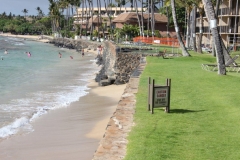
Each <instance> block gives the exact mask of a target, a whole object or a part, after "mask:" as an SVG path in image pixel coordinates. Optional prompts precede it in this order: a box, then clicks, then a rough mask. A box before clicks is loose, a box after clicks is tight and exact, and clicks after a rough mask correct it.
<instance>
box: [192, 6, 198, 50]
mask: <svg viewBox="0 0 240 160" xmlns="http://www.w3.org/2000/svg"><path fill="white" fill-rule="evenodd" d="M196 10H197V9H196V6H195V5H194V7H193V10H192V12H193V19H192V26H191V29H192V34H191V37H192V41H193V43H192V44H193V50H194V51H195V52H197V47H196Z"/></svg>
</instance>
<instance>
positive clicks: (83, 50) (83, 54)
mask: <svg viewBox="0 0 240 160" xmlns="http://www.w3.org/2000/svg"><path fill="white" fill-rule="evenodd" d="M83 56H84V49H82V57H83Z"/></svg>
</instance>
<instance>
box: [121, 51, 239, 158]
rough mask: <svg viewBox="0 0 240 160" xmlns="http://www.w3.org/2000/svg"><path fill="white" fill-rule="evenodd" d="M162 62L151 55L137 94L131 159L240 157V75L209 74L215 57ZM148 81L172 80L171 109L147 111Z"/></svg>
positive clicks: (129, 149) (129, 151)
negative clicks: (152, 79)
mask: <svg viewBox="0 0 240 160" xmlns="http://www.w3.org/2000/svg"><path fill="white" fill-rule="evenodd" d="M191 55H192V57H178V58H173V59H162V58H156V57H147V66H146V68H145V70H144V71H143V73H142V75H141V78H140V84H139V90H138V93H137V104H136V113H135V115H134V123H135V126H134V127H132V131H131V132H130V134H129V136H128V140H129V143H128V145H127V155H126V157H125V160H223V159H226V160H237V159H240V152H239V148H240V92H239V88H240V83H239V82H240V73H235V72H231V73H230V72H227V75H226V76H220V75H218V74H217V73H216V72H209V71H205V70H203V69H202V68H201V64H202V63H215V61H216V60H215V58H214V57H212V56H211V55H209V54H201V55H200V54H195V53H193V52H191ZM148 77H151V78H154V79H155V84H162V85H164V84H165V81H166V78H171V80H172V86H171V106H170V107H171V110H170V113H169V114H167V113H165V112H164V111H163V109H162V108H156V109H155V110H154V112H155V113H154V114H150V112H148V111H147V92H148V87H147V84H148Z"/></svg>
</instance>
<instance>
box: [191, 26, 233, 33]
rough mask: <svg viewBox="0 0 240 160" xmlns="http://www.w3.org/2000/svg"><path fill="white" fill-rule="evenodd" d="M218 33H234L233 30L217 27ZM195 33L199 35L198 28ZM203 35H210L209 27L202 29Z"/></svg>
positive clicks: (227, 27)
mask: <svg viewBox="0 0 240 160" xmlns="http://www.w3.org/2000/svg"><path fill="white" fill-rule="evenodd" d="M218 31H219V33H220V34H221V33H225V34H226V33H234V28H233V27H229V26H218ZM196 33H199V27H196ZM203 33H205V34H206V33H207V34H208V33H210V29H209V27H203Z"/></svg>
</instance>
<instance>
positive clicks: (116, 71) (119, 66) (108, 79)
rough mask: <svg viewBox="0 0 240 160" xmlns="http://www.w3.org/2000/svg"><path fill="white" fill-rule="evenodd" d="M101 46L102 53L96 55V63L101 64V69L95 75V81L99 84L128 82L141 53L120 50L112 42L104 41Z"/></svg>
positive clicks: (138, 62)
mask: <svg viewBox="0 0 240 160" xmlns="http://www.w3.org/2000/svg"><path fill="white" fill-rule="evenodd" d="M103 47H104V49H103V55H101V56H98V64H101V65H102V69H101V70H100V71H99V73H98V74H97V75H96V78H95V80H96V82H99V84H100V85H101V86H106V85H110V84H125V83H128V82H129V79H130V76H131V74H132V73H133V71H134V70H135V69H136V68H137V67H138V65H139V64H140V59H141V55H140V54H136V53H135V54H134V53H131V52H130V53H125V52H120V49H119V48H118V47H117V46H116V45H115V44H113V43H112V42H104V43H103Z"/></svg>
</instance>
